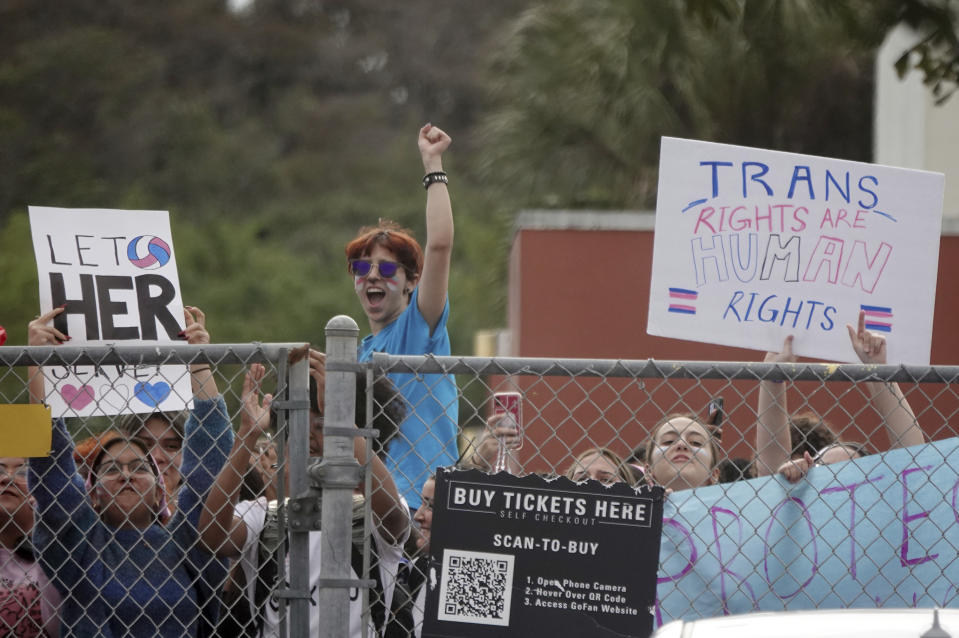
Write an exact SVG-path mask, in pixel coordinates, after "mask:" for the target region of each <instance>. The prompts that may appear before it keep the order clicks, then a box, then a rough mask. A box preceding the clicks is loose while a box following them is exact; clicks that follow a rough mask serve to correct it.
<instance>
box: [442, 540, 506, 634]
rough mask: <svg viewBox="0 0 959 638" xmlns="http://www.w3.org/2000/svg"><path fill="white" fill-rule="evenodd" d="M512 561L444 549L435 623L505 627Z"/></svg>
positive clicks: (495, 555)
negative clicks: (447, 622) (436, 621)
mask: <svg viewBox="0 0 959 638" xmlns="http://www.w3.org/2000/svg"><path fill="white" fill-rule="evenodd" d="M513 561H514V558H513V556H512V555H510V554H489V553H486V552H471V551H467V550H461V549H447V550H446V551H445V552H444V554H443V578H442V580H441V581H440V600H439V608H438V616H437V619H438V620H452V621H454V622H466V623H474V624H479V625H503V626H508V625H509V608H510V600H511V598H512V595H513Z"/></svg>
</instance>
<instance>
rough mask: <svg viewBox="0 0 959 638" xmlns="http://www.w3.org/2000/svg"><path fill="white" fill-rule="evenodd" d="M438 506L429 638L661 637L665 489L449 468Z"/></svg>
mask: <svg viewBox="0 0 959 638" xmlns="http://www.w3.org/2000/svg"><path fill="white" fill-rule="evenodd" d="M434 500H435V504H434V508H433V527H432V533H431V539H430V561H431V567H432V568H431V569H430V570H429V571H430V582H429V584H428V589H427V594H426V613H425V617H424V623H423V636H424V637H425V638H429V637H434V638H439V637H444V638H445V637H449V636H463V637H473V636H476V637H479V636H506V635H510V636H564V637H567V636H568V637H576V636H584V637H586V636H588V637H590V638H594V637H604V636H605V637H612V636H638V637H642V638H645V637H646V636H649V634H650V633H652V629H653V612H652V610H653V604H654V602H655V599H656V572H657V568H658V566H659V541H660V534H661V532H662V527H663V490H662V488H658V487H657V488H648V487H644V488H640V489H633V488H631V487H628V486H627V485H625V484H621V483H620V484H616V485H611V486H606V485H603V484H601V483H599V482H597V481H587V482H585V483H582V484H576V483H573V482H572V481H570V480H568V479H566V478H556V479H545V478H543V477H540V476H537V475H530V476H525V477H516V476H512V475H509V474H506V473H505V472H501V473H499V474H496V475H492V476H491V475H488V474H485V473H483V472H480V471H477V470H469V471H442V470H441V471H440V472H438V473H437V476H436V491H435V499H434Z"/></svg>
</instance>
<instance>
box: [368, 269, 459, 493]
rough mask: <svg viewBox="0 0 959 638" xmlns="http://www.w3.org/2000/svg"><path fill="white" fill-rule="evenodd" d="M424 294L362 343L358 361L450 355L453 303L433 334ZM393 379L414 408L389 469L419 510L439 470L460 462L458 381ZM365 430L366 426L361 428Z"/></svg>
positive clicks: (393, 450)
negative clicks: (431, 477) (392, 356)
mask: <svg viewBox="0 0 959 638" xmlns="http://www.w3.org/2000/svg"><path fill="white" fill-rule="evenodd" d="M418 295H419V289H418V288H417V289H415V290H414V291H413V296H412V298H411V299H410V305H409V306H407V308H406V310H404V311H403V313H402V314H400V316H399V317H397V318H396V319H395V320H394V321H393V322H391V323H389V324H388V325H387V326H385V327H384V328H383V329H382V330H380V331H379V333H377V334H375V335H367V336H366V337H365V338H364V339H363V341H362V342H361V343H360V347H359V354H358V358H359V360H360V361H369V360H370V357H371V356H372V355H373V353H374V352H385V353H387V354H395V355H402V354H435V355H438V356H448V355H449V354H450V335H449V332H447V330H446V322H447V320H448V319H449V315H450V302H449V299H447V300H446V306H445V307H444V308H443V314H442V316H441V317H440V319H439V321H438V322H437V323H436V328H435V329H434V330H433V334H432V335H430V327H429V324H427V323H426V319H425V318H424V317H423V314H422V313H421V312H420V309H419V306H418V305H417V299H418V298H419V297H418ZM390 379H391V380H392V381H393V383H395V384H396V387H397V388H398V389H399V391H400V393H402V395H403V398H405V399H406V402H407V403H408V404H409V407H408V414H407V416H406V419H405V420H404V421H403V423H402V424H401V425H400V432H399V434H398V435H397V436H396V437H395V438H394V439H393V440H392V442H391V443H390V446H389V450H388V453H387V459H386V467H387V468H388V469H389V471H390V473H391V474H392V475H393V480H394V481H396V487H397V489H398V490H399V492H400V494H402V495H403V496H404V497H405V498H406V500H407V502H408V503H409V504H410V507H411V508H417V507H419V505H420V489H421V488H422V487H423V483H425V482H426V479H427V478H428V477H429V475H430V474H431V473H432V472H433V470H435V469H436V468H437V467H441V466H444V465H452V464H453V463H455V462H456V458H457V455H458V450H457V447H456V424H457V418H458V414H459V406H458V403H457V401H458V394H457V391H456V382H455V380H454V379H453V376H452V375H445V374H427V375H419V379H417V377H416V375H413V374H407V373H402V374H401V373H394V374H390ZM361 425H362V424H361Z"/></svg>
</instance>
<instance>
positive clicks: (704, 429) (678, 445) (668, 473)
mask: <svg viewBox="0 0 959 638" xmlns="http://www.w3.org/2000/svg"><path fill="white" fill-rule="evenodd" d="M721 458H722V454H721V451H720V449H719V444H718V442H717V441H716V438H715V437H714V436H713V432H712V430H711V429H710V427H708V426H706V425H703V424H702V423H700V422H699V421H698V420H697V419H696V418H695V417H693V416H691V415H681V414H677V415H672V416H668V417H666V418H665V419H663V420H662V421H661V422H660V423H659V424H658V425H657V426H656V427H655V428H653V431H652V433H651V435H650V438H649V441H648V442H647V444H646V468H645V474H646V477H647V478H648V479H649V480H651V481H652V482H653V483H654V484H655V485H661V486H663V487H665V488H666V489H667V490H672V491H678V490H686V489H691V488H695V487H704V486H706V485H713V484H715V483H716V482H718V480H719V461H720V460H721Z"/></svg>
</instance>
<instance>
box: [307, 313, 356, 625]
mask: <svg viewBox="0 0 959 638" xmlns="http://www.w3.org/2000/svg"><path fill="white" fill-rule="evenodd" d="M359 333H360V329H359V327H358V326H357V325H356V322H355V321H353V319H351V318H350V317H347V316H345V315H339V316H337V317H333V318H332V319H330V321H329V322H328V323H327V324H326V406H325V412H326V413H325V420H324V435H323V461H322V463H321V464H320V467H319V468H317V469H318V470H319V471H318V472H316V475H318V476H319V479H320V484H321V486H322V488H323V507H322V529H323V537H322V546H321V547H322V551H321V553H320V563H321V570H320V613H321V614H322V615H323V622H322V623H321V624H320V636H323V637H324V638H342V637H343V636H348V635H349V632H350V592H349V587H350V584H351V569H350V543H351V542H352V520H353V490H354V488H356V486H357V484H358V483H359V477H360V466H359V463H357V462H356V459H355V458H354V456H353V438H354V437H353V436H351V435H350V430H352V429H353V428H354V427H355V422H356V420H355V409H356V367H357V366H356V344H357V338H358V336H359ZM353 584H355V583H353Z"/></svg>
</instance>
